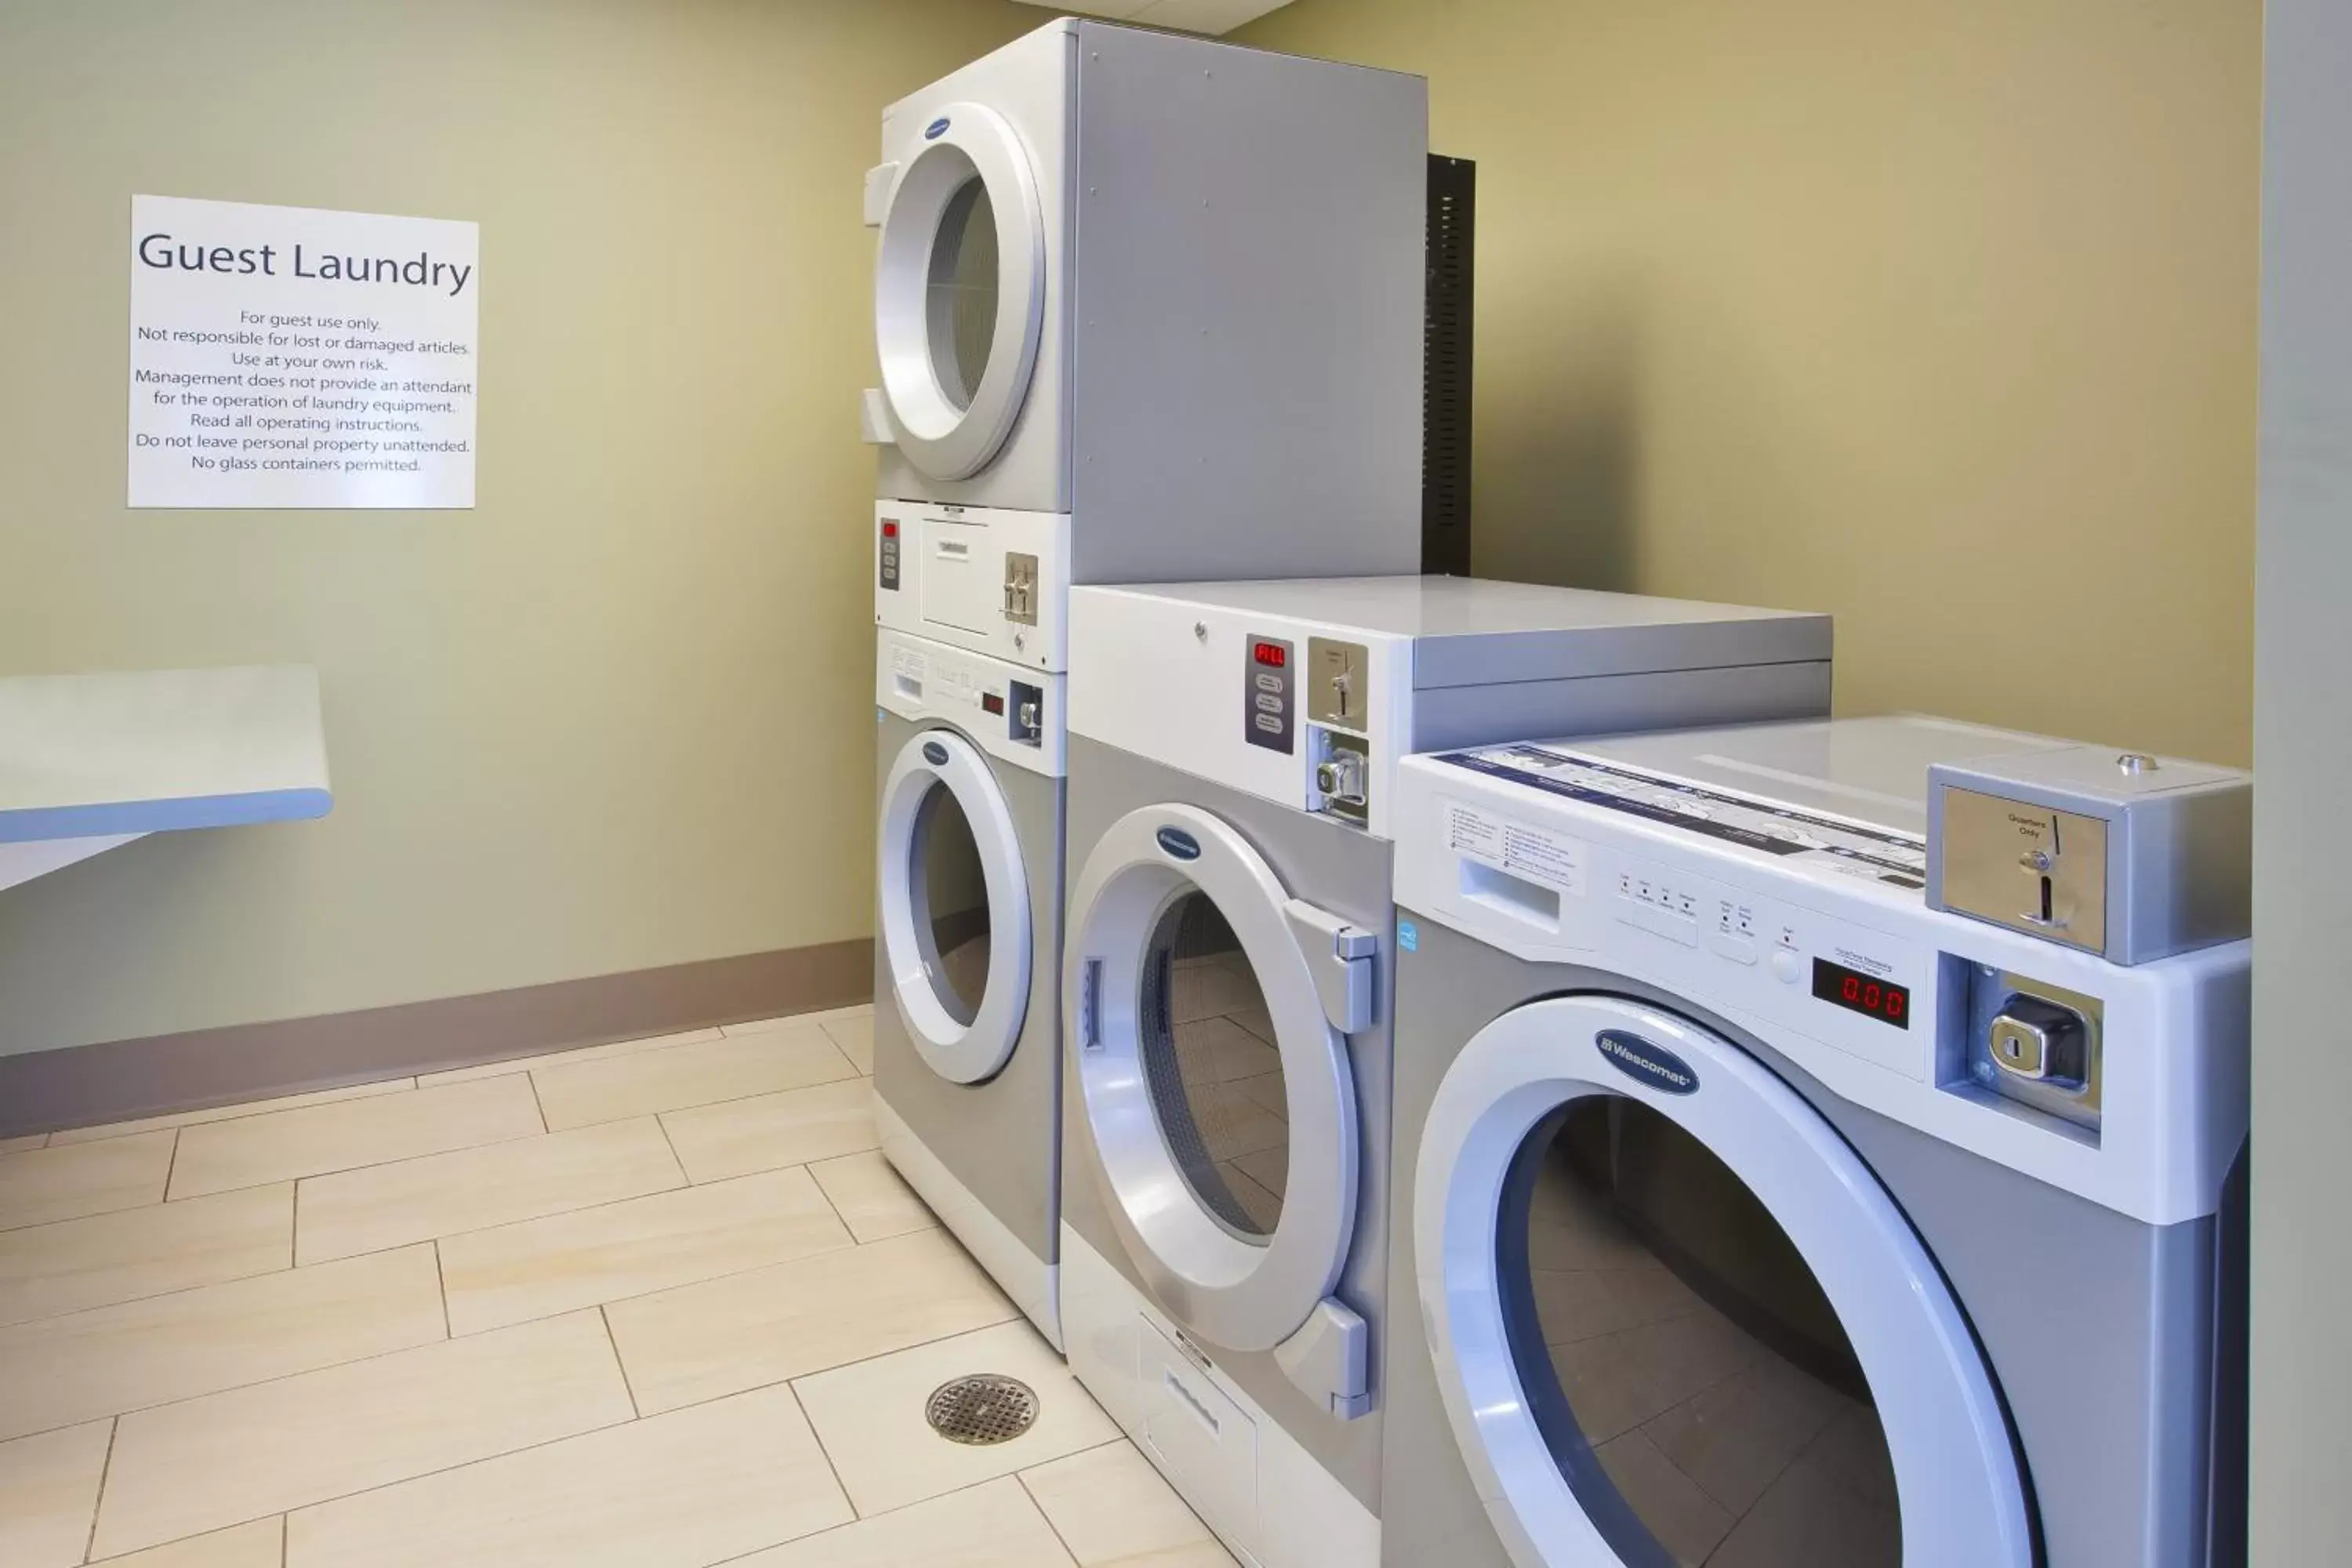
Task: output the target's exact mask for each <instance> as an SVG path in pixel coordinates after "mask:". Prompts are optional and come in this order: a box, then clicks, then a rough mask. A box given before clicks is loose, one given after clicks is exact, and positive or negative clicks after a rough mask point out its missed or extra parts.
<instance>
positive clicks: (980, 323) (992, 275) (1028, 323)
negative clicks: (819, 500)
mask: <svg viewBox="0 0 2352 1568" xmlns="http://www.w3.org/2000/svg"><path fill="white" fill-rule="evenodd" d="M923 138H924V140H923V143H922V147H921V150H920V151H919V152H918V153H916V154H915V155H914V157H913V158H912V159H910V160H909V161H908V163H907V165H906V167H904V168H903V169H901V170H900V171H899V172H898V183H897V184H896V185H895V187H894V188H893V190H892V193H891V196H890V207H889V212H888V214H887V216H885V217H884V219H883V220H882V242H881V247H880V249H879V252H878V254H877V258H876V262H875V276H874V331H875V342H876V346H877V349H878V350H879V351H880V354H881V361H882V390H883V393H884V395H885V397H886V398H887V402H888V404H889V409H890V417H891V421H892V424H893V426H894V434H895V435H896V436H897V437H898V448H899V450H901V451H902V452H904V453H905V454H906V455H907V459H908V461H909V462H911V463H913V464H914V465H915V467H916V468H919V469H920V470H921V471H922V472H924V473H926V474H929V476H931V477H932V478H933V479H969V478H971V476H972V475H973V474H975V473H978V472H979V471H980V470H981V469H982V468H984V467H986V466H987V463H988V460H989V459H990V458H993V457H994V456H995V455H996V451H997V448H998V447H1002V446H1003V444H1004V437H1006V436H1007V435H1008V434H1010V433H1011V431H1012V429H1013V421H1014V420H1016V419H1017V418H1019V417H1020V414H1021V405H1022V400H1023V398H1024V396H1025V395H1027V393H1028V390H1029V373H1030V371H1031V369H1032V367H1034V365H1035V363H1036V360H1037V341H1038V337H1039V334H1040V332H1041V331H1042V330H1043V328H1044V325H1045V227H1044V222H1043V218H1042V216H1041V214H1040V210H1039V207H1038V201H1037V182H1036V177H1035V175H1034V174H1033V173H1032V172H1031V170H1030V167H1029V155H1028V153H1027V152H1026V151H1025V150H1024V148H1023V147H1022V145H1021V139H1020V136H1019V134H1018V133H1017V132H1014V131H1013V127H1012V126H1011V125H1010V124H1009V123H1007V122H1006V121H1005V119H1004V117H1003V115H1001V114H999V113H997V112H996V111H995V110H992V109H987V108H983V107H982V106H981V105H979V104H976V103H951V104H949V105H948V106H947V107H946V108H945V109H943V110H940V113H939V114H938V115H937V117H935V118H934V119H933V120H932V121H930V123H929V125H927V126H926V127H925V128H924V131H923Z"/></svg>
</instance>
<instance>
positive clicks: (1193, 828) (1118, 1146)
mask: <svg viewBox="0 0 2352 1568" xmlns="http://www.w3.org/2000/svg"><path fill="white" fill-rule="evenodd" d="M1830 635H1831V628H1830V624H1829V622H1828V620H1827V618H1826V617H1823V616H1808V615H1793V614H1784V613H1780V612H1776V611H1769V610H1747V609H1739V608H1735V607H1731V606H1725V605H1697V604H1690V603H1685V602H1679V601H1672V600H1661V599H1644V598H1639V597H1634V596H1630V595H1611V594H1595V593H1582V592H1579V591H1575V590H1570V589H1550V588H1537V587H1528V586H1525V585H1522V584H1507V583H1486V582H1478V581H1475V580H1467V579H1460V578H1420V577H1402V578H1365V579H1341V580H1337V581H1328V582H1271V583H1225V584H1187V585H1183V586H1171V587H1151V588H1135V587H1080V588H1076V589H1074V590H1073V591H1072V659H1071V675H1070V686H1069V691H1070V766H1069V793H1068V840H1067V864H1068V868H1069V871H1068V877H1069V888H1070V892H1069V897H1068V901H1067V904H1066V926H1065V944H1064V958H1063V972H1062V987H1063V1004H1062V1005H1063V1015H1064V1022H1065V1034H1066V1038H1067V1046H1066V1051H1065V1072H1066V1079H1065V1089H1064V1096H1063V1101H1064V1116H1063V1122H1064V1147H1065V1153H1064V1158H1063V1165H1064V1174H1063V1189H1062V1191H1063V1212H1062V1229H1061V1236H1062V1243H1061V1268H1062V1271H1061V1289H1062V1297H1061V1301H1062V1322H1063V1328H1064V1331H1065V1334H1066V1348H1067V1351H1068V1353H1069V1357H1070V1363H1071V1367H1072V1370H1073V1371H1074V1372H1076V1374H1077V1376H1078V1377H1079V1379H1080V1380H1081V1382H1083V1383H1084V1384H1086V1385H1087V1388H1088V1389H1089V1390H1091V1391H1092V1392H1093V1393H1094V1394H1095V1395H1096V1397H1097V1399H1098V1400H1099V1401H1100V1402H1101V1403H1102V1405H1104V1407H1105V1408H1106V1409H1107V1410H1108V1411H1109V1412H1110V1413H1111V1415H1113V1416H1114V1417H1115V1418H1116V1419H1117V1420H1118V1422H1119V1423H1120V1424H1121V1426H1123V1427H1124V1428H1125V1429H1126V1430H1127V1431H1128V1432H1129V1433H1130V1434H1131V1435H1132V1436H1134V1438H1135V1439H1136V1441H1137V1442H1138V1444H1139V1446H1140V1447H1142V1449H1143V1451H1144V1452H1145V1453H1146V1454H1147V1455H1148V1456H1149V1457H1150V1458H1151V1459H1152V1461H1153V1462H1154V1463H1155V1464H1157V1465H1158V1466H1159V1467H1160V1469H1161V1470H1162V1471H1163V1472H1164V1473H1166V1475H1167V1476H1168V1477H1169V1479H1171V1481H1172V1482H1173V1483H1174V1485H1175V1487H1176V1489H1178V1491H1179V1492H1181V1494H1182V1495H1183V1496H1184V1498H1185V1499H1186V1500H1187V1501H1189V1502H1190V1503H1191V1504H1192V1507H1193V1508H1194V1509H1195V1510H1197V1511H1198V1512H1199V1513H1200V1514H1201V1515H1202V1518H1203V1519H1204V1520H1206V1521H1207V1522H1208V1523H1209V1525H1210V1526H1211V1527H1212V1528H1213V1530H1215V1531H1217V1533H1218V1534H1219V1535H1220V1537H1222V1538H1223V1541H1224V1542H1226V1544H1227V1545H1228V1546H1229V1547H1230V1548H1231V1549H1232V1550H1233V1551H1234V1553H1235V1554H1236V1555H1237V1556H1238V1557H1240V1558H1241V1559H1242V1560H1243V1561H1244V1562H1245V1563H1250V1564H1253V1565H1255V1568H1349V1565H1358V1564H1360V1565H1366V1568H1369V1565H1370V1564H1371V1563H1376V1562H1378V1561H1379V1555H1380V1523H1379V1521H1380V1518H1381V1429H1382V1425H1383V1420H1384V1405H1385V1399H1384V1394H1383V1391H1382V1388H1381V1376H1380V1366H1381V1353H1382V1342H1383V1338H1384V1336H1385V1333H1386V1328H1387V1325H1386V1321H1385V1316H1384V1314H1385V1311H1386V1304H1385V1303H1386V1296H1387V1273H1388V1266H1387V1258H1386V1251H1387V1246H1388V1239H1387V1237H1388V1217H1387V1216H1388V1202H1389V1199H1388V1192H1389V1170H1388V1161H1387V1157H1388V1147H1389V1142H1388V1119H1389V1103H1390V1092H1391V1091H1390V1027H1391V983H1392V974H1393V964H1394V958H1395V954H1394V952H1393V946H1392V943H1393V937H1392V914H1393V911H1392V907H1391V843H1390V838H1389V834H1390V824H1391V814H1392V812H1393V810H1394V803H1393V801H1392V800H1391V795H1392V793H1393V792H1392V789H1391V784H1392V781H1393V779H1394V777H1395V772H1396V767H1397V763H1398V759H1399V758H1400V757H1401V756H1402V754H1403V753H1405V752H1408V751H1411V750H1412V749H1413V748H1415V747H1417V746H1430V745H1446V744H1465V743H1473V742H1471V739H1470V738H1471V737H1484V738H1487V739H1492V738H1494V737H1496V736H1497V735H1513V734H1523V733H1530V732H1538V731H1542V730H1543V729H1545V728H1546V727H1548V726H1549V727H1558V726H1566V727H1568V728H1570V729H1578V728H1591V729H1595V730H1615V729H1625V728H1633V727H1637V726H1639V725H1642V724H1643V723H1645V722H1648V723H1656V724H1675V723H1683V722H1687V721H1692V720H1693V719H1695V718H1699V716H1704V718H1699V721H1706V720H1709V719H1711V720H1739V719H1755V718H1764V717H1772V716H1780V715H1787V714H1807V713H1820V712H1822V711H1824V710H1826V708H1827V706H1828V702H1829V695H1830V654H1831V647H1830Z"/></svg>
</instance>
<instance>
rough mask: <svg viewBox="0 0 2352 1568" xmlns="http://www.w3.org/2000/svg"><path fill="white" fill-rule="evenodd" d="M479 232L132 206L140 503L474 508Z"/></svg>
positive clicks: (134, 451) (469, 227)
mask: <svg viewBox="0 0 2352 1568" xmlns="http://www.w3.org/2000/svg"><path fill="white" fill-rule="evenodd" d="M480 249H481V246H480V233H479V230H478V227H477V226H475V225H473V224H470V223H458V222H451V221H446V220H443V219H438V218H413V217H391V216H382V215H379V214H374V213H350V212H327V211H321V210H317V209H313V208H309V207H275V206H256V205H248V204H246V203H242V202H212V201H193V200H186V199H183V198H180V197H176V196H133V197H131V257H130V264H131V387H130V398H131V420H130V431H129V440H130V451H129V454H128V457H129V464H130V482H129V501H130V504H131V506H134V507H300V508H341V507H363V508H415V509H443V508H451V509H456V508H466V507H470V506H472V505H473V504H474V405H475V392H476V380H477V375H478V364H477V358H478V347H479V342H478V339H479V325H480V316H479V311H478V300H479V299H480V297H481V277H480V274H481V265H480Z"/></svg>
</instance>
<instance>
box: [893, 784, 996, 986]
mask: <svg viewBox="0 0 2352 1568" xmlns="http://www.w3.org/2000/svg"><path fill="white" fill-rule="evenodd" d="M909 850H910V853H911V855H912V857H913V864H912V865H910V866H909V867H908V876H909V878H910V879H911V881H912V883H913V887H914V889H915V896H916V897H917V898H919V899H920V900H922V902H921V905H920V908H919V910H918V912H917V915H916V920H915V931H916V934H917V937H918V939H919V941H920V942H921V943H922V947H923V968H924V971H925V973H928V974H929V976H930V982H931V993H932V994H933V995H935V996H937V997H938V998H939V1001H940V1006H942V1007H944V1008H946V1009H947V1011H948V1016H950V1017H951V1018H953V1019H954V1020H955V1021H956V1022H957V1023H959V1024H970V1023H971V1021H972V1019H974V1018H975V1017H977V1016H979V1015H980V1005H981V1002H982V999H983V998H984V997H985V996H986V994H987V992H988V955H989V942H988V937H989V929H988V872H987V869H986V868H984V867H983V866H982V864H981V860H980V847H979V846H978V844H977V843H975V842H974V840H973V838H972V834H971V820H970V819H969V818H967V817H966V816H964V814H963V807H962V805H961V804H959V803H958V802H957V800H956V797H955V791H954V790H952V789H951V788H950V787H949V786H948V785H947V784H945V783H940V784H933V785H932V786H931V790H930V794H929V795H928V796H926V797H925V799H924V801H923V804H922V805H921V807H920V808H919V811H918V813H917V816H916V818H915V831H914V834H913V836H912V840H911V843H910V845H909Z"/></svg>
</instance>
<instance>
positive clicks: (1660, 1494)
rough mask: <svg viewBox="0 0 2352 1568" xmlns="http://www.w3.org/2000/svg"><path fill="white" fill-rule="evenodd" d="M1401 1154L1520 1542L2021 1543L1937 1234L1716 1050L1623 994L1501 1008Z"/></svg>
mask: <svg viewBox="0 0 2352 1568" xmlns="http://www.w3.org/2000/svg"><path fill="white" fill-rule="evenodd" d="M1402 1044H1403V1042H1401V1047H1402ZM1412 1180H1413V1184H1414V1185H1413V1196H1412V1260H1413V1270H1414V1274H1415V1277H1416V1279H1417V1281H1418V1285H1419V1295H1420V1298H1421V1301H1422V1305H1423V1312H1424V1315H1425V1321H1424V1329H1425V1331H1426V1335H1427V1340H1428V1345H1429V1351H1430V1353H1431V1356H1432V1358H1433V1362H1434V1363H1435V1370H1436V1373H1437V1382H1438V1387H1439V1391H1440V1393H1441V1394H1442V1395H1443V1396H1444V1404H1445V1407H1446V1414H1447V1415H1448V1417H1449V1418H1450V1420H1451V1421H1452V1423H1453V1426H1454V1437H1455V1440H1456V1442H1457V1443H1458V1444H1459V1445H1460V1447H1461V1449H1462V1454H1463V1458H1464V1459H1465V1462H1466V1463H1467V1465H1468V1467H1469V1468H1470V1470H1471V1472H1472V1475H1473V1478H1474V1480H1475V1484H1476V1486H1477V1490H1478V1495H1479V1497H1480V1498H1481V1499H1482V1500H1484V1501H1485V1502H1486V1508H1487V1513H1488V1516H1489V1518H1490V1519H1491V1520H1492V1521H1493V1522H1494V1524H1495V1526H1496V1533H1497V1534H1498V1535H1499V1536H1500V1537H1501V1539H1502V1541H1503V1543H1504V1545H1505V1547H1506V1549H1507V1551H1508V1552H1510V1554H1511V1557H1512V1561H1513V1562H1514V1563H1517V1564H1518V1565H1519V1568H1548V1565H1549V1564H1552V1563H1591V1564H1595V1565H1605V1564H1622V1565H1628V1568H1671V1565H1674V1564H1697V1563H1704V1564H1711V1565H1714V1568H1778V1565H1779V1564H1783V1563H1786V1564H1791V1565H1794V1564H1808V1565H1811V1564H1824V1563H1836V1564H1838V1565H1839V1568H1885V1565H1891V1564H1895V1563H1903V1562H1906V1561H1909V1562H1911V1563H1915V1564H1930V1563H1954V1564H1967V1565H1968V1568H2029V1565H2030V1564H2031V1563H2032V1560H2033V1548H2032V1529H2031V1526H2030V1521H2029V1514H2028V1509H2027V1504H2026V1500H2025V1489H2024V1485H2023V1483H2022V1480H2021V1478H2020V1476H2019V1473H2018V1468H2017V1458H2016V1451H2015V1447H2014V1444H2013V1441H2012V1438H2011V1433H2010V1429H2009V1425H2008V1420H2007V1417H2006V1415H2004V1414H2003V1412H2002V1409H2001V1405H2000V1398H1999V1396H1998V1394H1996V1392H1995V1390H1994V1388H1993V1384H1992V1379H1991V1375H1990V1372H1989V1371H1988V1370H1987V1368H1986V1366H1985V1363H1984V1359H1983V1356H1982V1354H1981V1352H1979V1350H1978V1349H1977V1347H1976V1342H1975V1340H1974V1338H1973V1336H1972V1335H1971V1333H1970V1331H1969V1326H1968V1324H1967V1322H1966V1321H1965V1320H1964V1319H1963V1318H1962V1317H1961V1314H1960V1310H1959V1307H1958V1303H1956V1302H1955V1301H1954V1300H1953V1299H1952V1296H1951V1293H1950V1290H1949V1289H1948V1287H1947V1286H1946V1285H1945V1284H1944V1282H1943V1278H1942V1276H1941V1274H1940V1273H1938V1271H1937V1268H1936V1266H1935V1263H1934V1261H1933V1259H1932V1258H1929V1257H1928V1255H1927V1250H1926V1248H1925V1247H1924V1246H1922V1244H1921V1243H1920V1240H1919V1238H1918V1237H1917V1235H1916V1233H1915V1232H1914V1231H1913V1230H1912V1229H1911V1226H1910V1223H1909V1221H1908V1220H1907V1219H1906V1218H1905V1216H1904V1215H1903V1213H1902V1212H1901V1210H1899V1209H1898V1208H1897V1207H1896V1206H1895V1202H1894V1200H1893V1199H1892V1198H1891V1197H1890V1196H1889V1195H1888V1194H1887V1193H1886V1191H1885V1188H1884V1187H1882V1186H1881V1185H1880V1184H1879V1183H1878V1180H1877V1178H1876V1177H1875V1176H1874V1174H1873V1173H1871V1171H1870V1170H1869V1169H1868V1167H1866V1166H1864V1164H1863V1163H1862V1162H1861V1160H1860V1158H1859V1157H1857V1155H1856V1154H1855V1153H1854V1152H1853V1148H1852V1147H1851V1146H1849V1145H1848V1144H1847V1143H1846V1142H1845V1141H1844V1140H1843V1138H1842V1137H1841V1136H1840V1135H1839V1134H1838V1132H1837V1131H1836V1130H1835V1129H1834V1128H1832V1126H1831V1125H1830V1124H1829V1123H1828V1121H1826V1120H1825V1119H1824V1118H1823V1117H1822V1114H1821V1112H1820V1111H1819V1110H1815V1109H1814V1108H1813V1106H1812V1105H1811V1104H1809V1103H1808V1102H1807V1101H1806V1100H1804V1099H1803V1098H1802V1097H1801V1096H1800V1095H1799V1094H1798V1093H1797V1092H1796V1091H1795V1090H1794V1089H1791V1088H1790V1086H1789V1085H1788V1084H1787V1083H1784V1082H1783V1081H1782V1080H1781V1079H1780V1078H1779V1077H1777V1076H1776V1075H1775V1074H1774V1073H1772V1072H1771V1071H1770V1070H1769V1069H1768V1068H1766V1067H1764V1066H1763V1064H1761V1063H1760V1062H1759V1061H1758V1060H1757V1059H1756V1058H1755V1057H1753V1056H1751V1055H1750V1054H1749V1053H1748V1052H1747V1051H1745V1050H1742V1049H1741V1048H1740V1047H1738V1046H1736V1045H1734V1044H1732V1043H1731V1042H1730V1041H1728V1040H1726V1039H1725V1038H1723V1037H1721V1036H1719V1035H1717V1034H1715V1033H1713V1032H1712V1031H1710V1030H1707V1029H1706V1028H1703V1027H1701V1026H1698V1025H1696V1024H1694V1023H1692V1022H1691V1021H1689V1020H1688V1019H1685V1018H1681V1017H1678V1016H1675V1015H1673V1014H1669V1013H1666V1012H1664V1011H1663V1010H1661V1009H1659V1008H1656V1007H1654V1006H1651V1005H1647V1004H1644V1003H1640V1002H1635V1001H1632V1000H1628V999H1625V998H1621V997H1613V996H1605V995H1570V996H1560V997H1555V998H1551V999H1549V1000H1546V1001H1541V1002H1535V1003H1530V1004H1528V1005H1525V1006H1522V1007H1519V1008H1517V1009H1516V1010H1514V1011H1512V1012H1508V1013H1506V1014H1504V1015H1503V1016H1501V1017H1500V1018H1497V1019H1496V1020H1495V1021H1494V1022H1493V1023H1491V1024H1489V1025H1487V1026H1486V1027H1485V1028H1483V1029H1481V1030H1480V1031H1479V1032H1478V1033H1477V1034H1476V1035H1475V1037H1472V1038H1471V1039H1470V1041H1469V1042H1468V1043H1467V1044H1465V1046H1464V1047H1462V1049H1461V1052H1460V1054H1459V1055H1458V1056H1457V1057H1455V1058H1454V1061H1453V1063H1452V1065H1451V1066H1450V1067H1448V1068H1447V1069H1446V1073H1445V1076H1444V1079H1443V1080H1441V1082H1440V1083H1439V1086H1438V1089H1437V1092H1436V1095H1435V1097H1434V1098H1433V1100H1432V1102H1431V1104H1430V1108H1429V1114H1428V1120H1427V1121H1426V1123H1425V1125H1424V1126H1423V1128H1422V1129H1421V1130H1420V1133H1419V1148H1418V1151H1417V1152H1416V1154H1415V1156H1414V1166H1413V1173H1412Z"/></svg>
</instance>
